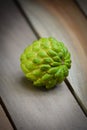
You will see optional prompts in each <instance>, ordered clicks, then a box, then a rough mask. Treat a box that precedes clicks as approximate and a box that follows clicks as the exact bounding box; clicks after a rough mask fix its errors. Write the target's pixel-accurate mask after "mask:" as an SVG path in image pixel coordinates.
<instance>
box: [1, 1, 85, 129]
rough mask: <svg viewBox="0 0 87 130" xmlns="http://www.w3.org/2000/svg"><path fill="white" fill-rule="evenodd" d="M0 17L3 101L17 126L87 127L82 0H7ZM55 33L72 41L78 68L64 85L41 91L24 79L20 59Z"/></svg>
mask: <svg viewBox="0 0 87 130" xmlns="http://www.w3.org/2000/svg"><path fill="white" fill-rule="evenodd" d="M0 17H1V18H0V97H1V102H0V103H1V105H2V107H3V109H4V111H5V113H6V115H7V117H8V119H9V121H10V123H11V125H12V127H13V129H17V130H87V117H86V116H87V84H86V82H87V69H86V68H87V67H86V66H87V46H86V43H87V19H86V17H85V16H84V15H83V14H82V12H81V11H80V10H79V8H78V6H77V5H76V3H75V2H74V1H73V0H61V1H57V0H54V1H50V0H7V1H6V0H1V1H0ZM49 36H53V37H55V38H56V39H58V40H60V41H63V42H64V43H65V44H66V46H67V47H68V49H69V50H70V52H71V56H72V67H71V70H70V73H69V76H68V78H67V79H66V80H65V81H64V82H63V83H62V84H60V85H57V87H56V88H55V89H53V90H50V91H41V90H38V89H36V88H35V87H34V86H33V85H32V83H30V82H29V81H28V80H27V79H26V78H25V77H24V74H23V73H22V71H21V69H20V61H19V57H20V54H21V53H22V52H23V50H24V48H25V47H26V46H27V45H28V44H31V43H32V41H34V40H36V39H38V38H40V37H49ZM2 116H3V114H0V119H1V118H2ZM0 123H1V122H0ZM0 127H1V128H0V130H3V129H4V128H3V127H2V125H0ZM8 128H9V127H8Z"/></svg>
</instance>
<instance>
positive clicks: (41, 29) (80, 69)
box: [18, 0, 87, 114]
mask: <svg viewBox="0 0 87 130" xmlns="http://www.w3.org/2000/svg"><path fill="white" fill-rule="evenodd" d="M18 1H19V3H20V5H21V6H22V8H23V9H24V12H25V14H26V16H27V17H28V18H29V20H30V22H31V24H32V25H33V26H34V28H35V30H36V31H37V34H38V35H39V36H40V37H48V36H53V37H55V38H57V39H58V40H60V41H63V42H64V43H65V44H66V46H67V47H68V49H69V51H70V52H71V56H72V57H71V58H72V67H71V70H70V74H69V77H68V81H69V83H70V84H71V89H73V93H74V94H75V96H76V98H77V100H78V102H79V103H80V105H81V106H82V108H83V109H84V111H85V113H86V114H87V69H86V68H87V45H86V43H87V19H86V18H85V16H84V15H83V14H82V13H81V11H80V10H79V8H78V6H77V5H76V4H75V3H74V2H73V1H72V0H61V1H60V0H59V1H57V0H54V1H50V0H38V1H34V0H22V1H21V0H18Z"/></svg>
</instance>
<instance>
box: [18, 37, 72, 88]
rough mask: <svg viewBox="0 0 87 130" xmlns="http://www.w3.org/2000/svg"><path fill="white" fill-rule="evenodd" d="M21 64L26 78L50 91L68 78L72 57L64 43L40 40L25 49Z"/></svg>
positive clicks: (51, 39) (53, 40) (50, 38)
mask: <svg viewBox="0 0 87 130" xmlns="http://www.w3.org/2000/svg"><path fill="white" fill-rule="evenodd" d="M20 62H21V63H20V65H21V68H22V71H23V72H24V74H25V76H26V77H27V78H28V79H29V80H31V81H32V82H33V84H34V85H35V86H37V87H41V86H42V87H45V88H47V89H50V88H52V87H54V86H55V85H56V84H57V83H58V84H59V83H61V82H62V81H63V80H64V79H65V78H66V77H67V76H68V73H69V69H70V67H71V55H70V53H69V51H68V49H67V48H66V47H65V45H64V44H63V42H60V41H57V40H56V39H55V38H52V37H49V38H40V39H39V40H36V41H34V42H33V43H32V44H31V45H29V46H28V47H26V48H25V50H24V52H23V53H22V55H21V56H20Z"/></svg>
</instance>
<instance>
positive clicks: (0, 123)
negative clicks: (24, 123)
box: [0, 105, 13, 130]
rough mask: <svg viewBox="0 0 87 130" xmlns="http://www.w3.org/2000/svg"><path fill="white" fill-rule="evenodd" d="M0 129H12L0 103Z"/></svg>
mask: <svg viewBox="0 0 87 130" xmlns="http://www.w3.org/2000/svg"><path fill="white" fill-rule="evenodd" d="M0 130H13V128H12V126H11V124H10V122H9V120H8V118H7V117H6V114H5V112H4V110H3V108H2V106H1V105H0Z"/></svg>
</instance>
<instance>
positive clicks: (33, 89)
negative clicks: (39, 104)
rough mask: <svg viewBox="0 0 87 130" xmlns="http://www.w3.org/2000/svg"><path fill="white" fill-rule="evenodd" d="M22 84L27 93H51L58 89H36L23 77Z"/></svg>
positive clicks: (43, 87)
mask: <svg viewBox="0 0 87 130" xmlns="http://www.w3.org/2000/svg"><path fill="white" fill-rule="evenodd" d="M20 84H21V86H22V88H23V89H26V90H27V91H33V92H39V91H40V92H49V91H52V90H55V88H56V87H58V85H57V86H56V85H55V86H54V87H53V88H51V89H46V88H45V86H42V87H36V86H34V85H33V83H32V82H31V81H29V80H28V79H27V78H26V77H21V78H20Z"/></svg>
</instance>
